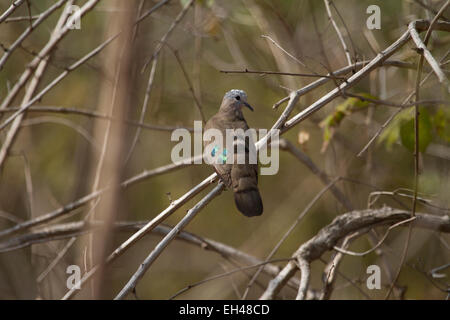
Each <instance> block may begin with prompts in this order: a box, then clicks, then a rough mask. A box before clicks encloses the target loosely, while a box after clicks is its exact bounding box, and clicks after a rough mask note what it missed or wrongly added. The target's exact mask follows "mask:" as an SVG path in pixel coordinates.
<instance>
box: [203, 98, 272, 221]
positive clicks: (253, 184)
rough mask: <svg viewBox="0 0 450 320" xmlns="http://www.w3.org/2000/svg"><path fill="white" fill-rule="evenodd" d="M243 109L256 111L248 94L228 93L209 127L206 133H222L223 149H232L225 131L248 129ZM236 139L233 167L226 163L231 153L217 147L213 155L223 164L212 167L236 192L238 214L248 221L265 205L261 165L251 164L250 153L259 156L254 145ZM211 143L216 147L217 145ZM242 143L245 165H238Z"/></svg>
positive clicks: (259, 212)
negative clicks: (215, 130) (228, 147)
mask: <svg viewBox="0 0 450 320" xmlns="http://www.w3.org/2000/svg"><path fill="white" fill-rule="evenodd" d="M243 106H246V107H248V108H249V109H250V110H252V111H253V108H252V107H251V106H250V105H249V104H248V103H247V94H246V93H245V92H244V91H242V90H236V89H233V90H231V91H229V92H227V93H226V94H225V96H224V97H223V100H222V104H221V106H220V109H219V111H218V112H217V113H216V114H215V115H214V116H213V117H211V119H209V121H208V122H207V123H206V125H205V131H206V130H208V129H218V130H219V131H220V132H221V133H222V137H223V146H227V145H229V144H227V141H226V137H227V135H226V129H234V130H236V129H243V131H246V130H247V129H248V125H247V122H246V121H245V119H244V116H243V114H242V107H243ZM233 138H234V141H233V148H234V158H233V160H232V163H231V164H230V163H229V161H228V162H227V163H225V162H226V159H227V154H228V155H229V154H230V152H229V151H230V150H227V149H226V148H225V147H223V146H214V148H213V149H212V153H211V155H212V156H213V157H214V156H217V154H215V153H217V151H219V150H220V152H219V157H216V158H218V159H220V160H221V161H218V162H215V163H213V165H214V169H215V171H216V172H217V174H218V175H219V177H220V178H221V179H222V181H223V182H224V184H225V185H226V186H227V188H229V189H231V190H233V193H234V201H235V203H236V207H237V208H238V210H239V211H240V212H242V213H243V214H244V215H246V216H247V217H252V216H259V215H261V214H262V212H263V204H262V200H261V196H260V194H259V191H258V164H257V163H256V161H249V159H250V158H251V157H250V156H249V150H251V151H252V152H253V151H255V152H256V150H255V149H254V145H253V143H252V142H250V141H249V140H246V139H245V137H242V136H234V137H233ZM212 143H213V144H214V142H212ZM239 143H244V144H245V162H244V163H243V164H240V163H239V162H238V161H237V156H238V152H237V149H238V148H237V145H238V144H239ZM250 143H252V145H250ZM209 144H210V142H209V141H204V145H205V146H207V145H209ZM252 148H253V149H252ZM242 149H243V148H242ZM242 149H241V150H242ZM227 151H228V152H227ZM228 158H229V157H228ZM241 159H242V158H241Z"/></svg>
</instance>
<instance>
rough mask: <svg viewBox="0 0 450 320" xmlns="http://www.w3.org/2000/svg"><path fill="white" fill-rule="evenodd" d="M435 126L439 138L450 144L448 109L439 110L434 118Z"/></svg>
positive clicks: (449, 114) (449, 115) (449, 116)
mask: <svg viewBox="0 0 450 320" xmlns="http://www.w3.org/2000/svg"><path fill="white" fill-rule="evenodd" d="M433 124H434V127H435V129H436V132H437V134H438V136H439V137H441V138H442V139H443V140H444V141H445V142H450V112H449V111H448V109H447V108H439V109H438V111H437V112H436V114H435V115H434V117H433Z"/></svg>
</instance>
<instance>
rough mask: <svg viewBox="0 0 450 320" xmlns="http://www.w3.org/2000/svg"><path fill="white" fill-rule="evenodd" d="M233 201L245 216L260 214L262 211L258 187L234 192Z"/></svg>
mask: <svg viewBox="0 0 450 320" xmlns="http://www.w3.org/2000/svg"><path fill="white" fill-rule="evenodd" d="M234 202H235V203H236V207H237V208H238V210H239V211H240V212H242V213H243V214H244V215H245V216H247V217H254V216H260V215H261V214H262V212H263V204H262V200H261V196H260V195H259V191H258V189H247V190H242V191H238V192H235V193H234Z"/></svg>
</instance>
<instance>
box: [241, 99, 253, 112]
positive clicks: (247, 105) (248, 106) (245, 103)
mask: <svg viewBox="0 0 450 320" xmlns="http://www.w3.org/2000/svg"><path fill="white" fill-rule="evenodd" d="M242 103H243V104H244V106H246V107H247V108H249V109H250V110H252V111H255V110H253V108H252V106H251V105H249V104H248V103H247V102H245V101H242Z"/></svg>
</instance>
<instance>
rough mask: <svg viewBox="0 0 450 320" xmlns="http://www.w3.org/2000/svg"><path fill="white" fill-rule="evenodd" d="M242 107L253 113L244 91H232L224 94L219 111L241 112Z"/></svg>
mask: <svg viewBox="0 0 450 320" xmlns="http://www.w3.org/2000/svg"><path fill="white" fill-rule="evenodd" d="M243 106H245V107H247V108H249V109H250V110H252V111H253V108H252V106H251V105H249V104H248V102H247V94H246V93H245V91H243V90H238V89H233V90H230V91H228V92H227V93H225V96H224V97H223V100H222V105H221V106H220V109H222V110H223V111H229V110H241V109H242V107H243Z"/></svg>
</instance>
